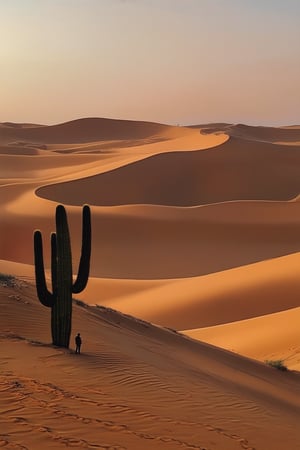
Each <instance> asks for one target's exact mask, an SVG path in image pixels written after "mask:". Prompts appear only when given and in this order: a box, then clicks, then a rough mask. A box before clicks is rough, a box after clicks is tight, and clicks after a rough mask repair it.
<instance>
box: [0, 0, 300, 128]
mask: <svg viewBox="0 0 300 450" xmlns="http://www.w3.org/2000/svg"><path fill="white" fill-rule="evenodd" d="M299 42H300V1H299V0H285V1H282V0H1V2H0V61H1V70H0V121H15V122H35V123H46V124H52V123H58V122H63V121H67V120H71V119H75V118H79V117H92V116H93V117H111V118H122V119H135V120H136V119H137V120H151V121H156V122H164V123H170V124H195V123H206V122H217V121H225V122H234V123H236V122H243V123H248V124H261V125H263V124H271V125H287V124H295V123H298V124H299V123H300V57H299V54H300V50H299Z"/></svg>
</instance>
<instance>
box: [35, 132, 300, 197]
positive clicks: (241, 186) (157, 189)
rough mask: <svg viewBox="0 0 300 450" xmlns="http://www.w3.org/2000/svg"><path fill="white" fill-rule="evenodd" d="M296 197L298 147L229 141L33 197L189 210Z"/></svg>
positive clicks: (47, 189) (129, 166)
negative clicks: (234, 202)
mask: <svg viewBox="0 0 300 450" xmlns="http://www.w3.org/2000/svg"><path fill="white" fill-rule="evenodd" d="M299 192H300V146H299V147H287V146H284V145H274V144H269V143H264V144H258V143H257V142H254V141H245V140H242V139H239V138H231V139H230V140H228V141H227V142H225V143H223V144H222V145H219V146H217V147H215V148H213V149H208V150H206V151H203V150H201V151H199V152H195V151H194V152H174V153H172V152H169V153H162V154H156V155H154V156H151V157H149V158H146V159H143V160H142V161H137V162H134V163H132V164H127V165H125V166H123V167H119V168H118V169H115V170H111V171H108V172H105V173H101V174H100V175H95V176H93V177H87V178H82V179H80V180H76V181H70V182H68V183H61V184H55V185H54V186H53V185H52V186H45V187H42V188H40V189H38V191H37V194H38V195H40V196H42V197H44V198H47V199H50V200H54V201H62V202H64V203H66V204H71V205H80V204H82V203H84V202H87V203H90V204H92V205H102V206H112V205H122V204H139V203H142V204H143V203H149V204H159V205H169V206H171V205H173V206H195V205H199V204H206V203H217V202H226V201H232V200H290V199H292V198H293V197H295V196H297V195H298V193H299Z"/></svg>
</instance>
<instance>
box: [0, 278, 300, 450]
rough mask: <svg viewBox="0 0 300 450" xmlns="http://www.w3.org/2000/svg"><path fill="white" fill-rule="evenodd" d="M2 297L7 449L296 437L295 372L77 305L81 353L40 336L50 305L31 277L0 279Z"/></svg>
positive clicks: (256, 443)
mask: <svg viewBox="0 0 300 450" xmlns="http://www.w3.org/2000/svg"><path fill="white" fill-rule="evenodd" d="M0 302H1V310H2V311H3V313H2V314H1V316H0V328H1V335H0V339H1V347H2V348H5V349H6V352H7V353H5V354H4V353H3V352H1V354H0V364H1V375H0V391H1V396H0V418H1V423H2V424H3V426H4V430H5V434H3V431H1V433H2V434H1V436H0V439H1V441H0V442H1V444H3V445H4V446H5V445H6V446H8V448H9V447H17V446H20V445H23V446H25V447H26V448H30V449H33V450H35V449H40V448H55V449H60V448H65V447H66V446H77V447H83V448H106V449H117V450H126V449H130V450H140V449H145V450H152V449H153V450H154V449H155V450H157V449H159V450H176V449H177V448H178V450H179V449H182V448H186V449H188V448H193V449H198V450H200V449H203V448H205V449H207V450H224V449H226V450H239V449H248V450H253V449H255V450H265V448H266V445H267V446H268V448H272V450H282V449H283V448H285V447H286V448H288V449H289V450H296V449H297V448H298V447H297V446H298V443H299V438H300V434H299V427H298V418H299V412H300V401H299V399H300V390H299V389H300V388H299V386H300V384H299V375H298V374H296V373H292V372H287V373H281V372H279V371H276V370H275V369H272V368H270V367H267V366H266V365H264V364H261V363H256V362H254V361H252V360H249V359H246V358H243V357H241V356H237V355H235V354H232V353H230V352H226V351H224V350H220V349H218V348H216V347H212V346H210V345H207V344H203V343H199V342H196V341H193V340H190V339H188V338H186V337H184V336H181V335H178V334H175V333H173V332H171V331H168V330H165V329H162V328H157V327H155V326H153V325H151V324H149V323H145V322H141V321H138V320H136V319H134V318H132V317H128V316H124V315H122V314H120V313H117V312H114V311H111V310H106V309H97V308H87V307H79V306H77V305H76V304H75V305H74V319H73V330H74V334H76V333H77V331H80V332H81V335H82V337H83V347H82V351H83V353H82V354H81V355H80V356H78V355H75V354H74V353H73V352H69V351H66V350H60V349H57V348H53V347H51V346H49V345H48V343H49V341H50V336H49V328H50V323H49V310H48V309H47V308H45V307H43V306H41V305H40V304H39V303H38V302H37V300H36V299H35V295H34V290H33V287H32V286H30V285H28V284H25V285H23V286H17V287H15V288H7V287H1V286H0ZM8 354H9V357H7V355H8Z"/></svg>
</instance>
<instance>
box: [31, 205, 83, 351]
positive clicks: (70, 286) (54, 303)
mask: <svg viewBox="0 0 300 450" xmlns="http://www.w3.org/2000/svg"><path fill="white" fill-rule="evenodd" d="M90 256H91V212H90V208H89V206H88V205H85V206H84V207H83V211H82V247H81V257H80V262H79V268H78V274H77V278H76V281H75V282H74V283H73V275H72V273H73V271H72V254H71V242H70V233H69V227H68V221H67V214H66V210H65V208H64V206H63V205H58V206H57V207H56V233H52V234H51V276H52V292H50V291H49V290H48V288H47V283H46V276H45V269H44V258H43V241H42V234H41V232H40V231H39V230H36V231H35V232H34V263H35V279H36V289H37V295H38V298H39V300H40V302H41V303H42V304H43V305H44V306H47V307H49V308H51V332H52V342H53V344H54V345H57V346H59V347H66V348H69V343H70V335H71V325H72V293H74V294H75V293H79V292H81V291H83V289H84V288H85V287H86V285H87V282H88V277H89V269H90Z"/></svg>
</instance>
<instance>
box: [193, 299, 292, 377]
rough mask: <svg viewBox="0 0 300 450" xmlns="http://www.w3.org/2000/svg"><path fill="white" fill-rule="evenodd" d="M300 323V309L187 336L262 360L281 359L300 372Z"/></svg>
mask: <svg viewBox="0 0 300 450" xmlns="http://www.w3.org/2000/svg"><path fill="white" fill-rule="evenodd" d="M299 320H300V308H299V307H298V308H295V309H290V310H286V311H281V312H277V313H273V314H267V315H264V316H260V317H255V318H252V319H247V320H241V321H238V322H233V323H226V324H223V325H218V326H212V327H207V328H199V329H192V330H185V331H184V333H185V334H187V335H188V336H191V337H192V338H194V339H199V340H201V341H204V342H209V343H211V344H213V345H217V346H219V347H223V348H226V349H228V350H231V351H234V352H237V353H239V354H242V355H246V356H249V357H251V358H255V359H259V360H261V361H265V360H269V361H270V360H271V361H272V360H273V361H276V360H282V361H284V364H285V365H286V366H288V367H289V368H290V369H294V370H298V371H300V329H299Z"/></svg>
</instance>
